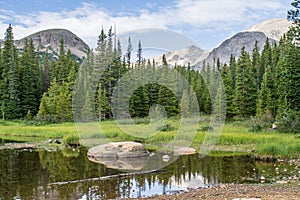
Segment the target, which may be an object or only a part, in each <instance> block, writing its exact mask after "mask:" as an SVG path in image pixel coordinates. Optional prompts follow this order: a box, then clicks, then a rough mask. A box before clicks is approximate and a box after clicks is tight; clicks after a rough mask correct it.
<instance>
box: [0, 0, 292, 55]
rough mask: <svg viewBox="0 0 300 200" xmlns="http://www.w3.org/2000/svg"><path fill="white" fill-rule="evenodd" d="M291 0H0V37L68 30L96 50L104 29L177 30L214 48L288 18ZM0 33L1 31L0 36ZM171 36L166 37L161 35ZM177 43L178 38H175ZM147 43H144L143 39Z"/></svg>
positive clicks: (203, 45)
mask: <svg viewBox="0 0 300 200" xmlns="http://www.w3.org/2000/svg"><path fill="white" fill-rule="evenodd" d="M290 2H291V1H290V0H163V1H158V0H156V1H154V0H98V1H92V0H0V39H3V38H4V33H5V31H6V29H7V27H8V24H12V26H13V30H14V36H15V39H21V38H23V37H25V36H28V35H30V34H32V33H35V32H37V31H41V30H45V29H49V28H65V29H68V30H70V31H72V32H73V33H75V34H76V35H77V36H79V37H80V38H82V39H83V40H84V41H85V42H86V43H87V44H88V45H89V46H90V47H92V48H94V47H95V46H96V43H97V37H98V35H99V34H100V31H101V28H102V27H103V28H104V29H105V30H108V29H109V27H110V26H114V25H115V26H116V29H117V33H118V35H122V34H125V35H128V32H132V31H133V32H134V31H135V30H137V29H138V30H142V29H144V30H152V29H155V30H164V31H169V32H175V33H177V34H179V35H182V36H184V37H186V38H188V39H190V40H191V41H193V42H195V43H196V44H197V45H198V46H199V47H200V48H202V49H205V50H210V49H212V48H214V47H216V46H217V45H219V44H220V43H221V42H222V41H224V40H225V39H227V38H228V37H230V36H232V35H234V34H235V33H237V32H239V31H243V30H246V29H247V28H249V27H250V26H252V25H254V24H257V23H259V22H262V21H264V20H266V19H269V18H286V13H287V10H288V9H290V8H291V7H290ZM1 33H2V35H1ZM163 40H164V41H165V40H168V38H164V39H163ZM169 40H173V43H175V42H176V38H172V39H169ZM142 43H143V42H142Z"/></svg>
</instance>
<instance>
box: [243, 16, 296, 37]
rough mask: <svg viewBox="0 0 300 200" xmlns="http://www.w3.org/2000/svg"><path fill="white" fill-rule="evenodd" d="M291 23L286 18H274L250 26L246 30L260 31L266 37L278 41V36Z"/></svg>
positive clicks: (287, 28) (286, 29)
mask: <svg viewBox="0 0 300 200" xmlns="http://www.w3.org/2000/svg"><path fill="white" fill-rule="evenodd" d="M291 25H292V22H291V21H289V20H287V19H283V18H274V19H268V20H266V21H263V22H261V23H259V24H256V25H254V26H251V27H250V28H249V29H247V30H246V31H260V32H263V33H264V34H266V36H267V37H269V38H271V39H274V40H277V41H279V40H280V37H281V36H282V35H283V34H284V33H286V32H287V31H288V30H289V26H291Z"/></svg>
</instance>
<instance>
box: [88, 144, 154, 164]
mask: <svg viewBox="0 0 300 200" xmlns="http://www.w3.org/2000/svg"><path fill="white" fill-rule="evenodd" d="M148 157H149V152H148V151H147V150H146V148H145V147H144V146H143V145H142V144H140V143H137V142H111V143H107V144H103V145H99V146H96V147H93V148H91V149H89V151H88V158H89V160H91V161H93V162H96V163H101V164H104V165H105V166H106V167H108V168H113V169H119V170H140V169H142V168H143V167H144V166H145V163H146V161H147V159H148Z"/></svg>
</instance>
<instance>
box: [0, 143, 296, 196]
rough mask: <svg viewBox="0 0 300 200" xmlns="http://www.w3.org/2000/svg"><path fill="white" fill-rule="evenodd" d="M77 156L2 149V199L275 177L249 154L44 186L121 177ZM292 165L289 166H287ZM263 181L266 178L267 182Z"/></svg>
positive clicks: (127, 192)
mask: <svg viewBox="0 0 300 200" xmlns="http://www.w3.org/2000/svg"><path fill="white" fill-rule="evenodd" d="M86 153H87V151H86V149H81V151H80V152H70V151H59V152H47V151H38V152H27V151H14V150H0V199H13V198H19V199H110V198H111V199H113V198H116V197H145V196H151V195H155V194H170V193H174V192H176V191H186V190H187V189H188V188H197V187H206V186H208V185H216V184H219V183H244V182H259V177H260V176H261V175H262V174H263V173H264V174H263V175H264V177H266V178H267V179H268V178H270V179H268V180H271V179H274V177H275V178H276V170H275V167H274V165H273V163H260V162H256V161H255V159H254V158H253V157H251V156H225V157H224V156H222V157H216V156H214V157H213V156H208V157H205V158H203V159H199V157H198V155H189V156H181V157H179V159H177V160H176V162H174V163H172V164H171V165H169V166H168V167H166V168H165V169H166V172H163V173H157V174H145V175H139V176H134V177H124V178H117V179H110V180H105V181H95V182H84V183H76V184H75V183H74V184H66V185H56V186H51V187H50V186H48V184H49V183H55V182H61V181H71V180H82V179H88V178H93V177H101V176H108V175H113V174H119V173H123V172H121V171H118V170H116V169H111V168H107V167H105V166H104V165H102V164H97V163H93V162H90V161H89V160H88V158H87V156H86ZM287 167H293V166H290V165H288V166H286V167H285V168H287ZM266 181H267V180H266Z"/></svg>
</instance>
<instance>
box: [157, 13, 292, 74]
mask: <svg viewBox="0 0 300 200" xmlns="http://www.w3.org/2000/svg"><path fill="white" fill-rule="evenodd" d="M291 24H292V23H291V22H290V21H288V20H286V19H281V18H278V19H277V18H275V19H268V20H266V21H263V22H261V23H258V24H256V25H254V26H251V27H250V28H248V29H247V30H245V31H242V32H239V33H237V34H235V35H233V36H232V37H230V38H228V39H226V40H225V41H223V42H222V43H221V44H220V45H219V46H218V47H216V48H214V49H213V50H212V51H205V50H203V49H200V48H198V47H196V46H194V45H193V46H189V47H186V48H184V49H182V50H177V51H173V52H169V53H167V54H166V58H167V62H168V63H169V64H170V65H175V63H176V64H180V65H183V64H185V65H187V63H189V62H190V64H191V65H195V66H196V67H197V68H201V67H202V65H203V61H204V60H205V61H206V62H209V63H210V64H211V65H212V64H213V62H214V60H215V59H217V58H219V59H220V61H221V62H222V63H229V60H230V56H231V54H233V55H234V56H235V57H236V58H237V57H239V56H240V52H241V49H242V48H243V47H245V50H246V51H248V52H250V53H251V52H252V50H253V47H254V44H255V41H258V46H259V48H260V50H262V49H263V46H264V44H265V41H266V39H267V37H268V38H269V41H270V43H274V42H278V41H279V39H280V37H281V36H282V35H283V34H284V33H286V32H287V31H288V29H289V26H291ZM155 61H156V63H157V64H161V63H162V56H160V57H158V58H155Z"/></svg>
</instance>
